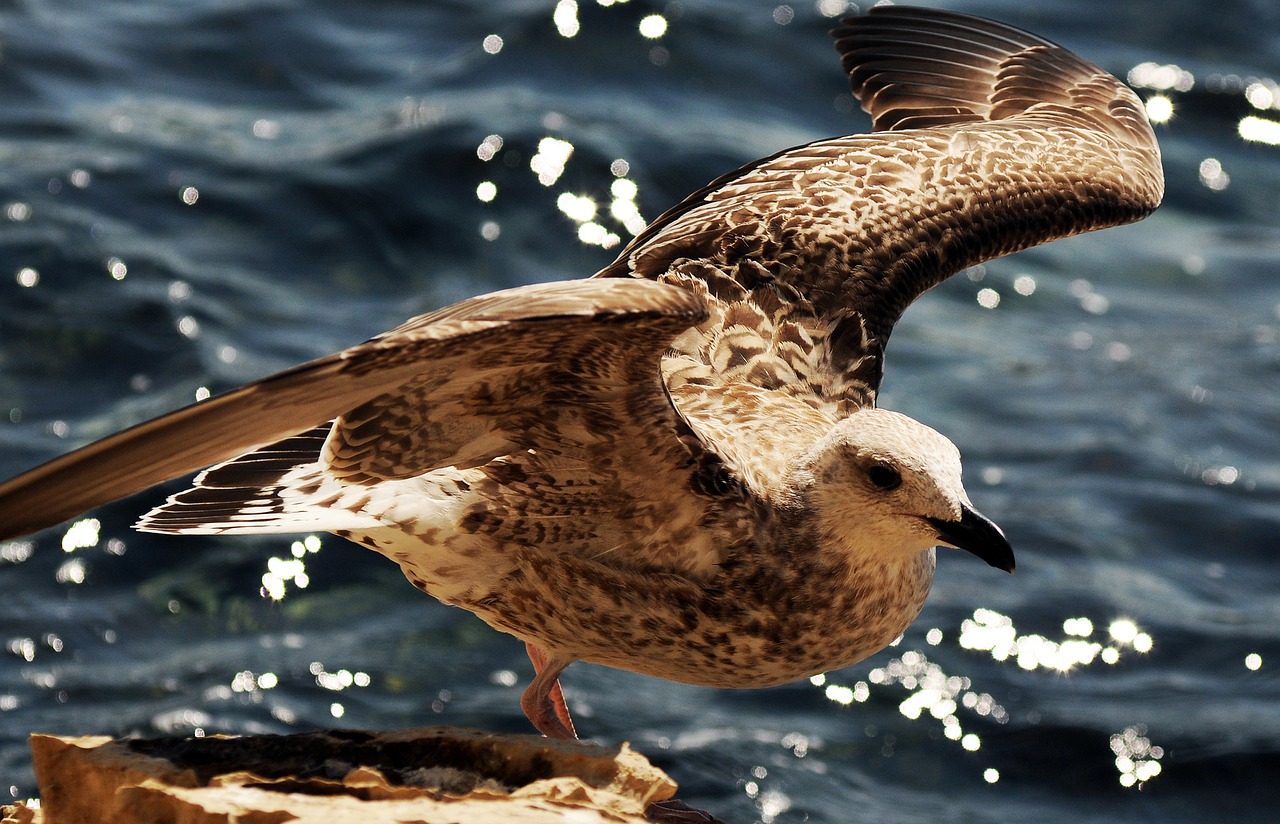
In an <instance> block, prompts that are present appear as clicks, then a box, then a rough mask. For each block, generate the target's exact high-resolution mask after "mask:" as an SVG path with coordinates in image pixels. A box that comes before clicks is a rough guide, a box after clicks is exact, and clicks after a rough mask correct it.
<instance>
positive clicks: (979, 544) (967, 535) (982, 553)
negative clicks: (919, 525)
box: [925, 506, 1014, 572]
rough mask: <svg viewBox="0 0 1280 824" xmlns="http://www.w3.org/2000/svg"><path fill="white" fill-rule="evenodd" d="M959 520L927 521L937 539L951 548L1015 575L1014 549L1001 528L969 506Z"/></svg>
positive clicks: (927, 519)
mask: <svg viewBox="0 0 1280 824" xmlns="http://www.w3.org/2000/svg"><path fill="white" fill-rule="evenodd" d="M961 512H962V514H961V516H960V520H958V521H944V520H942V519H941V518H925V520H926V521H928V522H929V525H930V526H932V527H933V528H934V529H936V530H937V531H938V537H939V538H941V539H942V541H943V543H945V544H947V545H948V546H953V547H955V548H956V549H963V550H966V551H968V552H972V553H973V554H974V555H977V556H978V557H979V558H981V559H982V560H984V561H986V562H987V563H988V564H991V566H993V567H995V568H996V569H1003V570H1004V571H1005V572H1013V567H1014V564H1013V547H1011V546H1009V541H1008V540H1007V539H1006V538H1005V537H1004V533H1003V532H1001V531H1000V527H998V526H996V525H995V524H993V523H992V522H991V521H988V520H987V519H986V518H984V517H983V516H982V515H979V514H978V513H977V512H975V511H973V510H972V509H970V508H969V507H967V506H966V507H963V508H962V510H961Z"/></svg>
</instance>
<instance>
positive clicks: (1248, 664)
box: [1244, 652, 1262, 672]
mask: <svg viewBox="0 0 1280 824" xmlns="http://www.w3.org/2000/svg"><path fill="white" fill-rule="evenodd" d="M1244 665H1245V668H1246V669H1248V670H1249V671H1250V672H1257V671H1258V670H1260V669H1262V656H1261V655H1259V654H1258V653H1256V652H1251V653H1249V654H1248V655H1246V656H1245V657H1244Z"/></svg>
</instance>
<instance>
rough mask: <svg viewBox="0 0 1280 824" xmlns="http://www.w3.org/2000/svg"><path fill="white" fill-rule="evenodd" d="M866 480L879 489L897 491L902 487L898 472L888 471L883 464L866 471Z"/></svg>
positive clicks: (894, 470)
mask: <svg viewBox="0 0 1280 824" xmlns="http://www.w3.org/2000/svg"><path fill="white" fill-rule="evenodd" d="M867 478H868V479H870V481H871V483H873V484H875V485H876V486H877V487H879V488H880V489H884V490H889V489H897V488H898V487H900V486H902V476H901V475H899V474H898V470H896V469H890V468H889V467H887V466H885V465H884V464H875V465H874V466H872V467H871V468H870V469H868V470H867Z"/></svg>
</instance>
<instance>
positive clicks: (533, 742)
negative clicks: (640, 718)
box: [5, 727, 675, 824]
mask: <svg viewBox="0 0 1280 824" xmlns="http://www.w3.org/2000/svg"><path fill="white" fill-rule="evenodd" d="M31 750H32V753H33V755H34V757H35V769H36V778H37V780H38V781H39V784H40V793H41V807H42V809H41V810H40V811H39V813H40V815H41V817H40V818H36V819H35V820H36V821H42V822H43V824H90V822H99V821H101V822H112V824H130V822H153V821H166V822H173V824H206V823H207V824H213V822H217V824H227V822H229V821H235V822H237V823H238V824H283V822H286V821H287V822H291V823H293V824H333V822H347V821H351V822H355V821H358V822H362V824H381V822H387V824H391V822H400V823H401V824H404V823H407V822H423V824H428V823H429V822H451V823H452V822H457V824H466V823H467V822H486V823H488V822H518V823H519V824H526V823H527V824H535V822H536V823H537V824H541V822H564V821H573V822H581V823H582V824H590V822H635V823H636V824H638V823H639V822H643V821H644V820H645V819H644V811H645V807H646V806H647V805H649V804H650V803H652V802H654V801H662V800H665V799H668V798H670V797H671V796H672V795H673V794H674V793H675V783H674V782H673V781H672V780H671V779H670V778H668V777H667V776H666V774H665V773H663V772H662V771H661V770H659V769H658V768H656V767H654V766H652V765H651V764H649V762H648V761H647V760H645V758H644V757H643V756H641V755H639V754H637V753H635V752H633V751H632V750H631V749H630V748H629V747H628V746H627V745H626V744H623V745H621V746H619V747H613V748H606V747H600V746H597V745H594V744H588V743H584V742H578V741H552V740H549V739H546V738H542V737H540V736H529V735H494V734H490V733H484V732H478V731H473V730H461V729H454V728H447V727H428V728H420V729H410V730H401V731H398V732H388V733H371V732H363V731H358V730H333V731H328V732H314V733H300V734H297V735H253V736H210V737H205V738H161V739H111V738H107V737H105V736H86V737H82V738H66V737H58V736H50V735H39V734H37V735H33V736H32V737H31ZM18 807H21V805H16V806H15V807H13V808H5V813H9V812H10V811H11V810H14V811H15V812H13V820H14V822H17V824H30V822H31V821H32V818H31V817H29V814H30V812H31V811H30V810H27V808H25V807H21V809H18ZM24 811H25V812H24ZM24 814H26V815H28V817H27V818H22V817H20V816H22V815H24ZM8 820H9V819H8V818H6V819H5V822H8Z"/></svg>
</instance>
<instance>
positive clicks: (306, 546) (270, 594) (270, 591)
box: [260, 535, 320, 601]
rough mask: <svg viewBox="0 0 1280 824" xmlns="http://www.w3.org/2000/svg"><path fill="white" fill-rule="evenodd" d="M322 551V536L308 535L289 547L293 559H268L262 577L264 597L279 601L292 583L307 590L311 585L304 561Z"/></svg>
mask: <svg viewBox="0 0 1280 824" xmlns="http://www.w3.org/2000/svg"><path fill="white" fill-rule="evenodd" d="M319 551H320V536H318V535H308V536H307V537H305V538H303V539H302V540H300V541H294V542H293V543H292V544H291V545H290V547H289V554H290V555H291V556H292V557H291V558H277V557H271V558H268V559H267V571H266V572H265V573H264V574H263V576H262V589H261V590H260V592H261V594H262V597H264V598H270V599H271V600H273V601H279V600H280V599H282V598H284V596H285V595H286V593H287V586H288V584H289V582H290V581H292V582H293V585H294V586H296V587H297V588H298V589H306V588H307V586H308V585H309V584H310V583H311V578H310V577H309V576H308V575H307V565H306V562H305V561H303V560H302V559H303V558H304V557H305V556H306V555H307V554H309V553H310V554H314V553H316V552H319Z"/></svg>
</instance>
